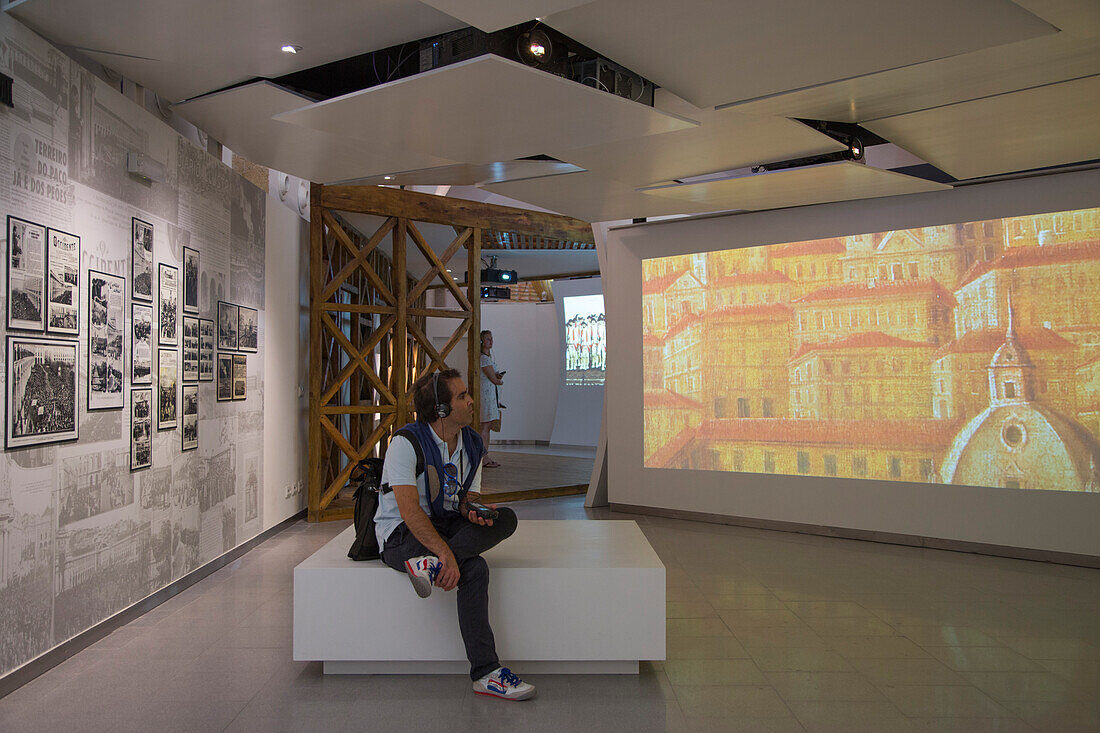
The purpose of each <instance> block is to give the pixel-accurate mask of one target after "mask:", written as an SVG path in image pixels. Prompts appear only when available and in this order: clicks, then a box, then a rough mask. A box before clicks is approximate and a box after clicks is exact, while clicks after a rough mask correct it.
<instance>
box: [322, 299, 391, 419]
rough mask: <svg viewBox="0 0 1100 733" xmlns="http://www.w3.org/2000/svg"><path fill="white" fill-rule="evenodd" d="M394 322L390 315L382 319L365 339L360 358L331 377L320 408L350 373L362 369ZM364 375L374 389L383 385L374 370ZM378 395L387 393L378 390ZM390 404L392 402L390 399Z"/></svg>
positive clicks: (333, 361)
mask: <svg viewBox="0 0 1100 733" xmlns="http://www.w3.org/2000/svg"><path fill="white" fill-rule="evenodd" d="M396 320H397V316H392V315H391V316H390V317H389V318H384V319H383V320H382V322H381V323H380V324H378V328H376V329H375V330H374V333H372V334H371V336H370V338H369V339H367V342H366V344H364V345H363V347H362V348H361V349H359V357H360V358H359V359H355V358H354V357H353V358H351V359H349V360H348V363H347V364H345V365H344V368H343V369H341V370H340V373H339V374H337V375H336V376H335V377H333V379H332V381H331V382H330V383H329V386H328V389H326V390H325V392H324V394H322V395H321V407H322V408H324V407H327V406H328V403H329V401H330V400H331V399H332V398H333V397H335V396H336V393H337V392H339V391H340V385H342V384H343V383H344V381H345V380H346V379H347V378H348V377H349V376H350V375H351V373H352V372H354V371H355V370H356V369H358V368H362V367H361V365H362V364H365V363H367V362H366V358H367V356H369V355H370V352H372V351H373V350H374V347H375V346H377V345H378V342H379V341H381V340H382V338H383V337H384V336H385V335H386V333H387V332H388V331H389V330H390V328H391V327H392V326H393V324H394V321H396ZM331 363H332V364H335V363H336V361H335V359H333V360H332V362H331ZM366 375H367V379H368V381H370V383H371V384H372V385H374V387H375V388H377V387H378V386H379V385H385V382H383V381H382V379H381V377H379V376H378V374H377V373H376V372H375V371H374V369H367V370H366ZM380 394H382V395H383V396H385V395H386V394H388V392H387V391H385V390H380ZM391 397H392V395H391ZM390 402H391V403H392V402H393V400H392V399H391V400H390Z"/></svg>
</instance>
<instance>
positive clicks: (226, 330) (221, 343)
mask: <svg viewBox="0 0 1100 733" xmlns="http://www.w3.org/2000/svg"><path fill="white" fill-rule="evenodd" d="M218 350H219V351H236V350H237V306H235V305H234V304H232V303H226V302H225V301H224V300H219V301H218Z"/></svg>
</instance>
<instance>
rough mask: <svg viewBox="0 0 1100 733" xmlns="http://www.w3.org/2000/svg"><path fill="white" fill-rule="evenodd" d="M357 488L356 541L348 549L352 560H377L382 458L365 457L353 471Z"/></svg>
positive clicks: (352, 480) (353, 479) (353, 480)
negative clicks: (376, 517) (375, 515)
mask: <svg viewBox="0 0 1100 733" xmlns="http://www.w3.org/2000/svg"><path fill="white" fill-rule="evenodd" d="M350 481H351V482H355V481H358V482H359V487H358V488H356V489H355V542H353V543H352V545H351V549H350V550H348V557H350V558H351V559H352V560H377V559H378V558H379V557H380V554H379V551H378V550H379V548H378V538H377V537H376V536H375V534H374V513H375V512H376V511H377V510H378V492H379V490H380V489H379V485H380V484H381V483H382V459H381V458H374V457H370V458H364V459H363V460H362V461H360V462H359V465H358V466H356V467H355V470H354V471H353V472H352V477H351V479H350Z"/></svg>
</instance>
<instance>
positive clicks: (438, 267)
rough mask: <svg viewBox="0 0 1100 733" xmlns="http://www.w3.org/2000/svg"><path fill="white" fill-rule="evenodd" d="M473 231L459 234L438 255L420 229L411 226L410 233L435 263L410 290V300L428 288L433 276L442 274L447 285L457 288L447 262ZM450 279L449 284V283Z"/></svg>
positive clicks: (441, 276)
mask: <svg viewBox="0 0 1100 733" xmlns="http://www.w3.org/2000/svg"><path fill="white" fill-rule="evenodd" d="M410 224H411V222H410ZM471 231H473V230H472V229H465V230H463V232H462V234H459V235H458V236H457V237H455V238H454V241H452V242H451V245H450V246H449V247H447V250H446V251H445V252H444V253H443V254H442V256H440V257H436V256H435V252H433V251H432V248H431V247H429V246H428V244H427V242H425V241H424V240H423V238H422V237H421V236H420V232H419V230H417V229H415V228H414V227H412V226H410V227H409V233H410V234H412V235H413V239H415V240H416V244H417V246H418V247H420V248H421V251H423V252H424V256H425V257H427V258H428V260H429V261H432V260H433V259H434V260H435V264H433V265H432V266H431V268H430V269H429V270H428V271H427V272H426V273H424V277H422V278H420V282H418V283H417V284H416V286H415V287H414V288H413V289H412V290H411V291H409V300H410V301H413V300H416V299H417V298H419V297H420V294H421V293H423V292H424V291H425V290H426V289H427V288H428V283H430V282H431V281H432V278H434V277H435V276H436V275H439V276H440V278H441V279H442V280H443V282H444V284H445V285H446V286H447V287H449V288H450V287H452V286H453V289H455V290H457V286H455V285H454V278H453V277H451V273H449V272H447V263H448V262H450V260H451V258H452V257H454V255H455V252H457V251H458V250H460V249H461V248H462V245H464V244H465V243H466V240H468V239H469V238H470V232H471ZM429 253H430V254H429ZM448 281H450V283H449V284H447V282H448Z"/></svg>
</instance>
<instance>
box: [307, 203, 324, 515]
mask: <svg viewBox="0 0 1100 733" xmlns="http://www.w3.org/2000/svg"><path fill="white" fill-rule="evenodd" d="M321 199H322V186H321V185H320V184H317V183H311V184H310V186H309V202H310V207H311V208H312V210H313V211H314V212H315V213H317V212H319V211H320V210H321ZM324 246H325V230H324V226H323V224H322V223H321V217H320V216H319V215H315V216H311V217H310V222H309V433H308V437H309V450H308V454H309V467H308V470H307V472H306V477H307V481H308V485H307V489H306V503H307V505H308V507H309V512H308V515H309V519H310V520H311V521H317V519H318V518H319V517H318V516H317V515H318V513H319V512H320V511H321V291H322V290H323V289H324V284H323V283H324V280H323V277H324V274H325V273H324V270H323V269H322V268H323V262H324V258H323V257H322V251H323V250H324Z"/></svg>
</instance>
